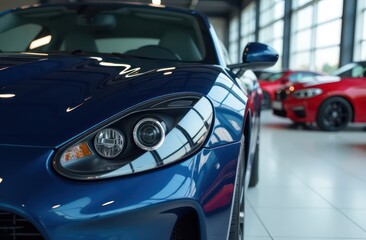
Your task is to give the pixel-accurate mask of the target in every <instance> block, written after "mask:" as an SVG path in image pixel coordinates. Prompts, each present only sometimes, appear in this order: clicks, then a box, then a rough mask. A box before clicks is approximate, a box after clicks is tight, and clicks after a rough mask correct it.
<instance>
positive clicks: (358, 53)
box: [354, 0, 366, 61]
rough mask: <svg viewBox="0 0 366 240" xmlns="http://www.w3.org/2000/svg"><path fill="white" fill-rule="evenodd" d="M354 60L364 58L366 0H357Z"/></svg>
mask: <svg viewBox="0 0 366 240" xmlns="http://www.w3.org/2000/svg"><path fill="white" fill-rule="evenodd" d="M357 4H358V6H357V15H356V16H357V19H356V21H357V23H356V31H355V32H356V36H355V41H356V42H355V51H354V60H355V61H359V60H366V0H358V1H357Z"/></svg>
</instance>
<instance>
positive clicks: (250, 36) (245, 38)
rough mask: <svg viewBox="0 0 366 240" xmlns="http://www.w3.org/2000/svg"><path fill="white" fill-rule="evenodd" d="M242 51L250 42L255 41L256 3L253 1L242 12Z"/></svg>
mask: <svg viewBox="0 0 366 240" xmlns="http://www.w3.org/2000/svg"><path fill="white" fill-rule="evenodd" d="M240 41H241V42H240V53H242V52H243V50H244V48H245V46H246V45H247V43H248V42H254V41H255V3H254V2H252V3H251V4H249V5H248V6H247V7H246V8H245V9H244V10H243V11H242V12H241V36H240Z"/></svg>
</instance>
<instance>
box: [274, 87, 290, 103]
mask: <svg viewBox="0 0 366 240" xmlns="http://www.w3.org/2000/svg"><path fill="white" fill-rule="evenodd" d="M287 95H288V94H287V93H286V90H285V89H282V90H281V91H280V92H276V93H275V99H276V100H278V101H283V100H285V99H286V98H287Z"/></svg>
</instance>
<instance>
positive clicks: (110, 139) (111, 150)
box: [94, 128, 125, 158]
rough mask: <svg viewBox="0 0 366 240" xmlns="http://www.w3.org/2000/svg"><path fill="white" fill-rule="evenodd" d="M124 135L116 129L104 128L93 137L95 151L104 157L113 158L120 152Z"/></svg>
mask: <svg viewBox="0 0 366 240" xmlns="http://www.w3.org/2000/svg"><path fill="white" fill-rule="evenodd" d="M124 142H125V140H124V137H123V135H122V133H120V132H119V131H118V130H115V129H112V128H106V129H103V130H101V131H99V132H98V133H97V135H96V136H95V137H94V147H95V150H96V151H97V153H98V154H99V155H100V156H102V157H105V158H115V157H117V156H118V155H120V154H121V153H122V150H123V146H124Z"/></svg>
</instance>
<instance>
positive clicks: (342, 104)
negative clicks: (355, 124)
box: [316, 97, 353, 131]
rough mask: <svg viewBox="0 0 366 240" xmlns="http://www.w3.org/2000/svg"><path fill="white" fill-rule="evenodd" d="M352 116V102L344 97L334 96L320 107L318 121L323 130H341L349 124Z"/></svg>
mask: <svg viewBox="0 0 366 240" xmlns="http://www.w3.org/2000/svg"><path fill="white" fill-rule="evenodd" d="M352 116H353V110H352V106H351V104H350V103H349V102H348V101H347V100H346V99H344V98H341V97H333V98H329V99H327V100H325V101H324V103H323V104H322V105H321V107H320V108H319V111H318V115H317V118H316V123H317V125H318V127H319V128H320V129H321V130H323V131H340V130H342V129H344V128H346V127H347V126H348V124H349V122H351V120H352Z"/></svg>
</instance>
